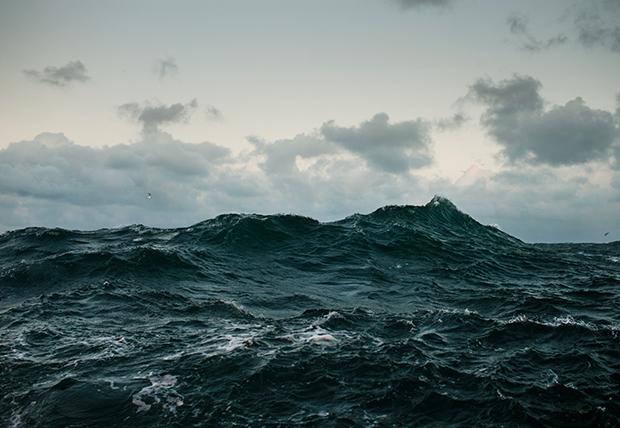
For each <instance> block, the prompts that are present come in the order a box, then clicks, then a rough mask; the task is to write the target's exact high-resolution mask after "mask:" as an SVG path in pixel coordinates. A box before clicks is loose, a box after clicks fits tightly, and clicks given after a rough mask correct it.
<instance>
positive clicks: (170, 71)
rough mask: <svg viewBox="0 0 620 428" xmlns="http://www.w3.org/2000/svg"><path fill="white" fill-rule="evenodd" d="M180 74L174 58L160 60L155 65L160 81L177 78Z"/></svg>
mask: <svg viewBox="0 0 620 428" xmlns="http://www.w3.org/2000/svg"><path fill="white" fill-rule="evenodd" d="M178 72H179V66H178V65H177V63H176V60H175V59H174V58H172V57H167V58H160V59H158V60H157V62H156V64H155V73H156V74H157V75H158V76H159V78H160V79H164V78H166V77H171V76H175V75H176V74H178Z"/></svg>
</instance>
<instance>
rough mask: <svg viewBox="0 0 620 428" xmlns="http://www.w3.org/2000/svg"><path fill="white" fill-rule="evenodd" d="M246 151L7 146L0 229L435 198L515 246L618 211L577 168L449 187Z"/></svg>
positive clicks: (330, 209)
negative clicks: (494, 227)
mask: <svg viewBox="0 0 620 428" xmlns="http://www.w3.org/2000/svg"><path fill="white" fill-rule="evenodd" d="M356 128H359V127H356ZM251 141H252V144H253V145H252V149H251V150H249V151H245V152H241V153H238V154H234V153H231V152H230V151H229V150H228V149H226V148H224V147H222V146H219V145H215V144H212V143H199V144H191V143H187V142H183V141H179V140H176V139H174V138H173V137H172V136H171V135H169V134H167V133H164V132H154V133H150V134H142V136H141V139H140V140H139V141H137V142H136V143H133V144H119V145H114V146H107V147H102V148H93V147H88V146H83V145H79V144H76V143H74V142H71V141H70V140H68V139H67V138H66V137H65V136H64V135H62V134H51V133H48V134H41V135H39V136H37V137H36V138H35V139H34V140H32V141H21V142H17V143H12V144H10V145H9V146H8V147H6V148H4V149H0V176H2V180H0V230H3V229H13V228H18V227H25V226H33V225H37V226H48V227H53V226H60V227H69V228H80V229H93V228H100V227H114V226H119V225H127V224H134V223H143V224H147V225H153V226H163V227H174V226H188V225H190V224H193V223H196V222H198V221H201V220H204V219H207V218H212V217H214V216H215V215H218V214H221V213H225V212H259V213H267V214H270V213H278V212H284V213H297V214H303V215H307V216H311V217H314V218H318V219H320V220H335V219H339V218H343V217H345V216H347V215H350V214H352V213H355V212H370V211H373V210H374V209H376V208H377V207H380V206H383V205H386V204H423V203H426V202H427V201H428V200H429V199H430V198H431V197H432V195H433V194H435V193H440V194H444V195H446V196H448V197H449V198H450V199H452V200H453V201H454V202H455V203H456V204H457V206H458V207H459V208H461V209H462V210H464V211H466V212H468V213H470V214H472V215H473V216H474V217H475V218H476V219H478V220H480V221H481V222H483V223H485V224H491V223H497V224H499V225H500V226H501V228H502V229H503V230H505V231H507V232H509V233H512V234H515V235H517V236H518V237H520V238H523V239H525V240H528V241H541V240H542V241H558V240H564V241H565V240H567V239H568V240H592V239H594V238H593V237H599V236H600V239H603V237H602V233H603V232H604V231H605V230H604V229H606V230H610V229H611V228H612V226H613V225H614V224H616V223H617V213H618V210H620V198H618V194H619V193H620V192H619V191H618V190H617V189H614V188H613V186H614V185H616V186H619V187H618V188H619V189H620V185H618V183H617V182H613V181H612V182H611V183H610V185H609V186H607V187H601V186H600V185H599V184H596V183H593V182H592V183H591V182H590V176H591V175H592V174H591V173H590V172H588V171H587V170H585V169H584V168H574V169H573V170H572V173H571V174H569V175H566V174H564V170H562V173H560V172H559V171H558V170H557V169H555V168H552V167H546V166H539V165H515V166H509V167H508V168H505V169H504V170H502V171H499V172H492V171H477V172H476V171H474V173H473V174H470V175H472V177H470V178H471V179H469V180H459V182H457V183H456V184H455V183H452V182H451V181H448V180H445V179H441V178H426V179H425V178H423V177H420V176H415V175H413V174H398V175H395V174H392V173H389V172H386V171H384V170H382V169H378V168H374V167H370V166H369V165H368V164H367V163H366V162H360V158H359V157H358V156H357V155H355V154H353V153H351V152H349V151H348V150H346V149H344V148H343V147H342V146H340V145H338V144H336V143H334V142H331V141H328V140H326V139H325V138H324V137H323V136H322V135H321V133H320V130H316V131H314V132H311V133H307V134H300V135H298V136H295V137H292V138H290V139H283V140H277V141H274V142H267V141H264V140H261V139H260V138H253V139H251ZM470 172H471V171H470ZM614 183H615V184H614ZM147 193H151V195H152V197H151V198H150V199H149V198H147V197H146V195H147ZM614 198H615V199H614Z"/></svg>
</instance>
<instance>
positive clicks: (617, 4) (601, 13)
mask: <svg viewBox="0 0 620 428" xmlns="http://www.w3.org/2000/svg"><path fill="white" fill-rule="evenodd" d="M574 25H575V29H576V32H577V39H578V40H579V42H580V43H581V44H582V45H583V46H586V47H603V48H606V49H609V50H611V51H613V52H620V1H618V0H589V1H587V2H583V3H582V6H581V8H579V9H578V10H577V12H576V14H575V18H574Z"/></svg>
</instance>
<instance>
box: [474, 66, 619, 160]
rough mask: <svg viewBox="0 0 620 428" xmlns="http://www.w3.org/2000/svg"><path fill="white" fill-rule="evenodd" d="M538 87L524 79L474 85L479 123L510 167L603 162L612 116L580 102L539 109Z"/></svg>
mask: <svg viewBox="0 0 620 428" xmlns="http://www.w3.org/2000/svg"><path fill="white" fill-rule="evenodd" d="M540 88H541V83H540V82H539V81H538V80H536V79H534V78H532V77H527V76H514V77H513V78H511V79H508V80H504V81H501V82H499V83H494V82H492V81H490V80H478V81H477V82H475V83H474V84H473V85H472V86H471V89H470V96H471V97H472V98H473V99H475V100H477V101H478V102H480V103H481V104H482V105H484V106H485V108H486V110H485V112H484V114H483V116H482V119H481V123H482V125H483V126H484V127H485V128H486V129H487V131H488V133H489V134H490V135H491V136H492V137H493V138H494V139H495V140H496V141H497V142H498V143H499V144H500V145H501V146H502V154H503V156H504V158H505V159H506V160H507V161H508V162H511V163H515V162H526V163H531V164H547V165H553V166H561V165H576V164H583V163H587V162H590V161H596V160H600V161H608V160H609V157H610V150H611V148H612V145H613V144H614V141H615V140H616V139H617V137H618V128H617V125H616V122H615V119H614V116H613V114H612V113H610V112H607V111H603V110H596V109H592V108H590V107H588V106H587V105H586V103H585V101H584V100H583V99H581V98H579V97H578V98H575V99H573V100H571V101H569V102H567V103H566V104H565V105H563V106H553V107H551V108H550V109H545V107H544V104H545V103H544V100H543V99H542V97H541V96H540V94H539V90H540Z"/></svg>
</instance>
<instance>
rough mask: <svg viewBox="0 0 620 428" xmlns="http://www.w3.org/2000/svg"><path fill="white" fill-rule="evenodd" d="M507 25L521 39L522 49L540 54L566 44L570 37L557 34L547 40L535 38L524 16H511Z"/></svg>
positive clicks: (507, 20)
mask: <svg viewBox="0 0 620 428" xmlns="http://www.w3.org/2000/svg"><path fill="white" fill-rule="evenodd" d="M506 24H507V25H508V29H509V30H510V32H511V33H512V34H513V35H515V36H517V37H519V38H520V39H521V49H523V50H526V51H529V52H539V51H542V50H546V49H551V48H553V47H556V46H560V45H563V44H566V43H567V42H568V40H569V39H568V37H567V36H566V35H564V34H557V35H555V36H552V37H549V38H547V39H546V40H540V39H538V38H536V37H534V36H533V35H532V34H531V33H530V31H529V25H528V20H527V17H525V16H523V15H511V16H509V17H508V18H507V19H506Z"/></svg>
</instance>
